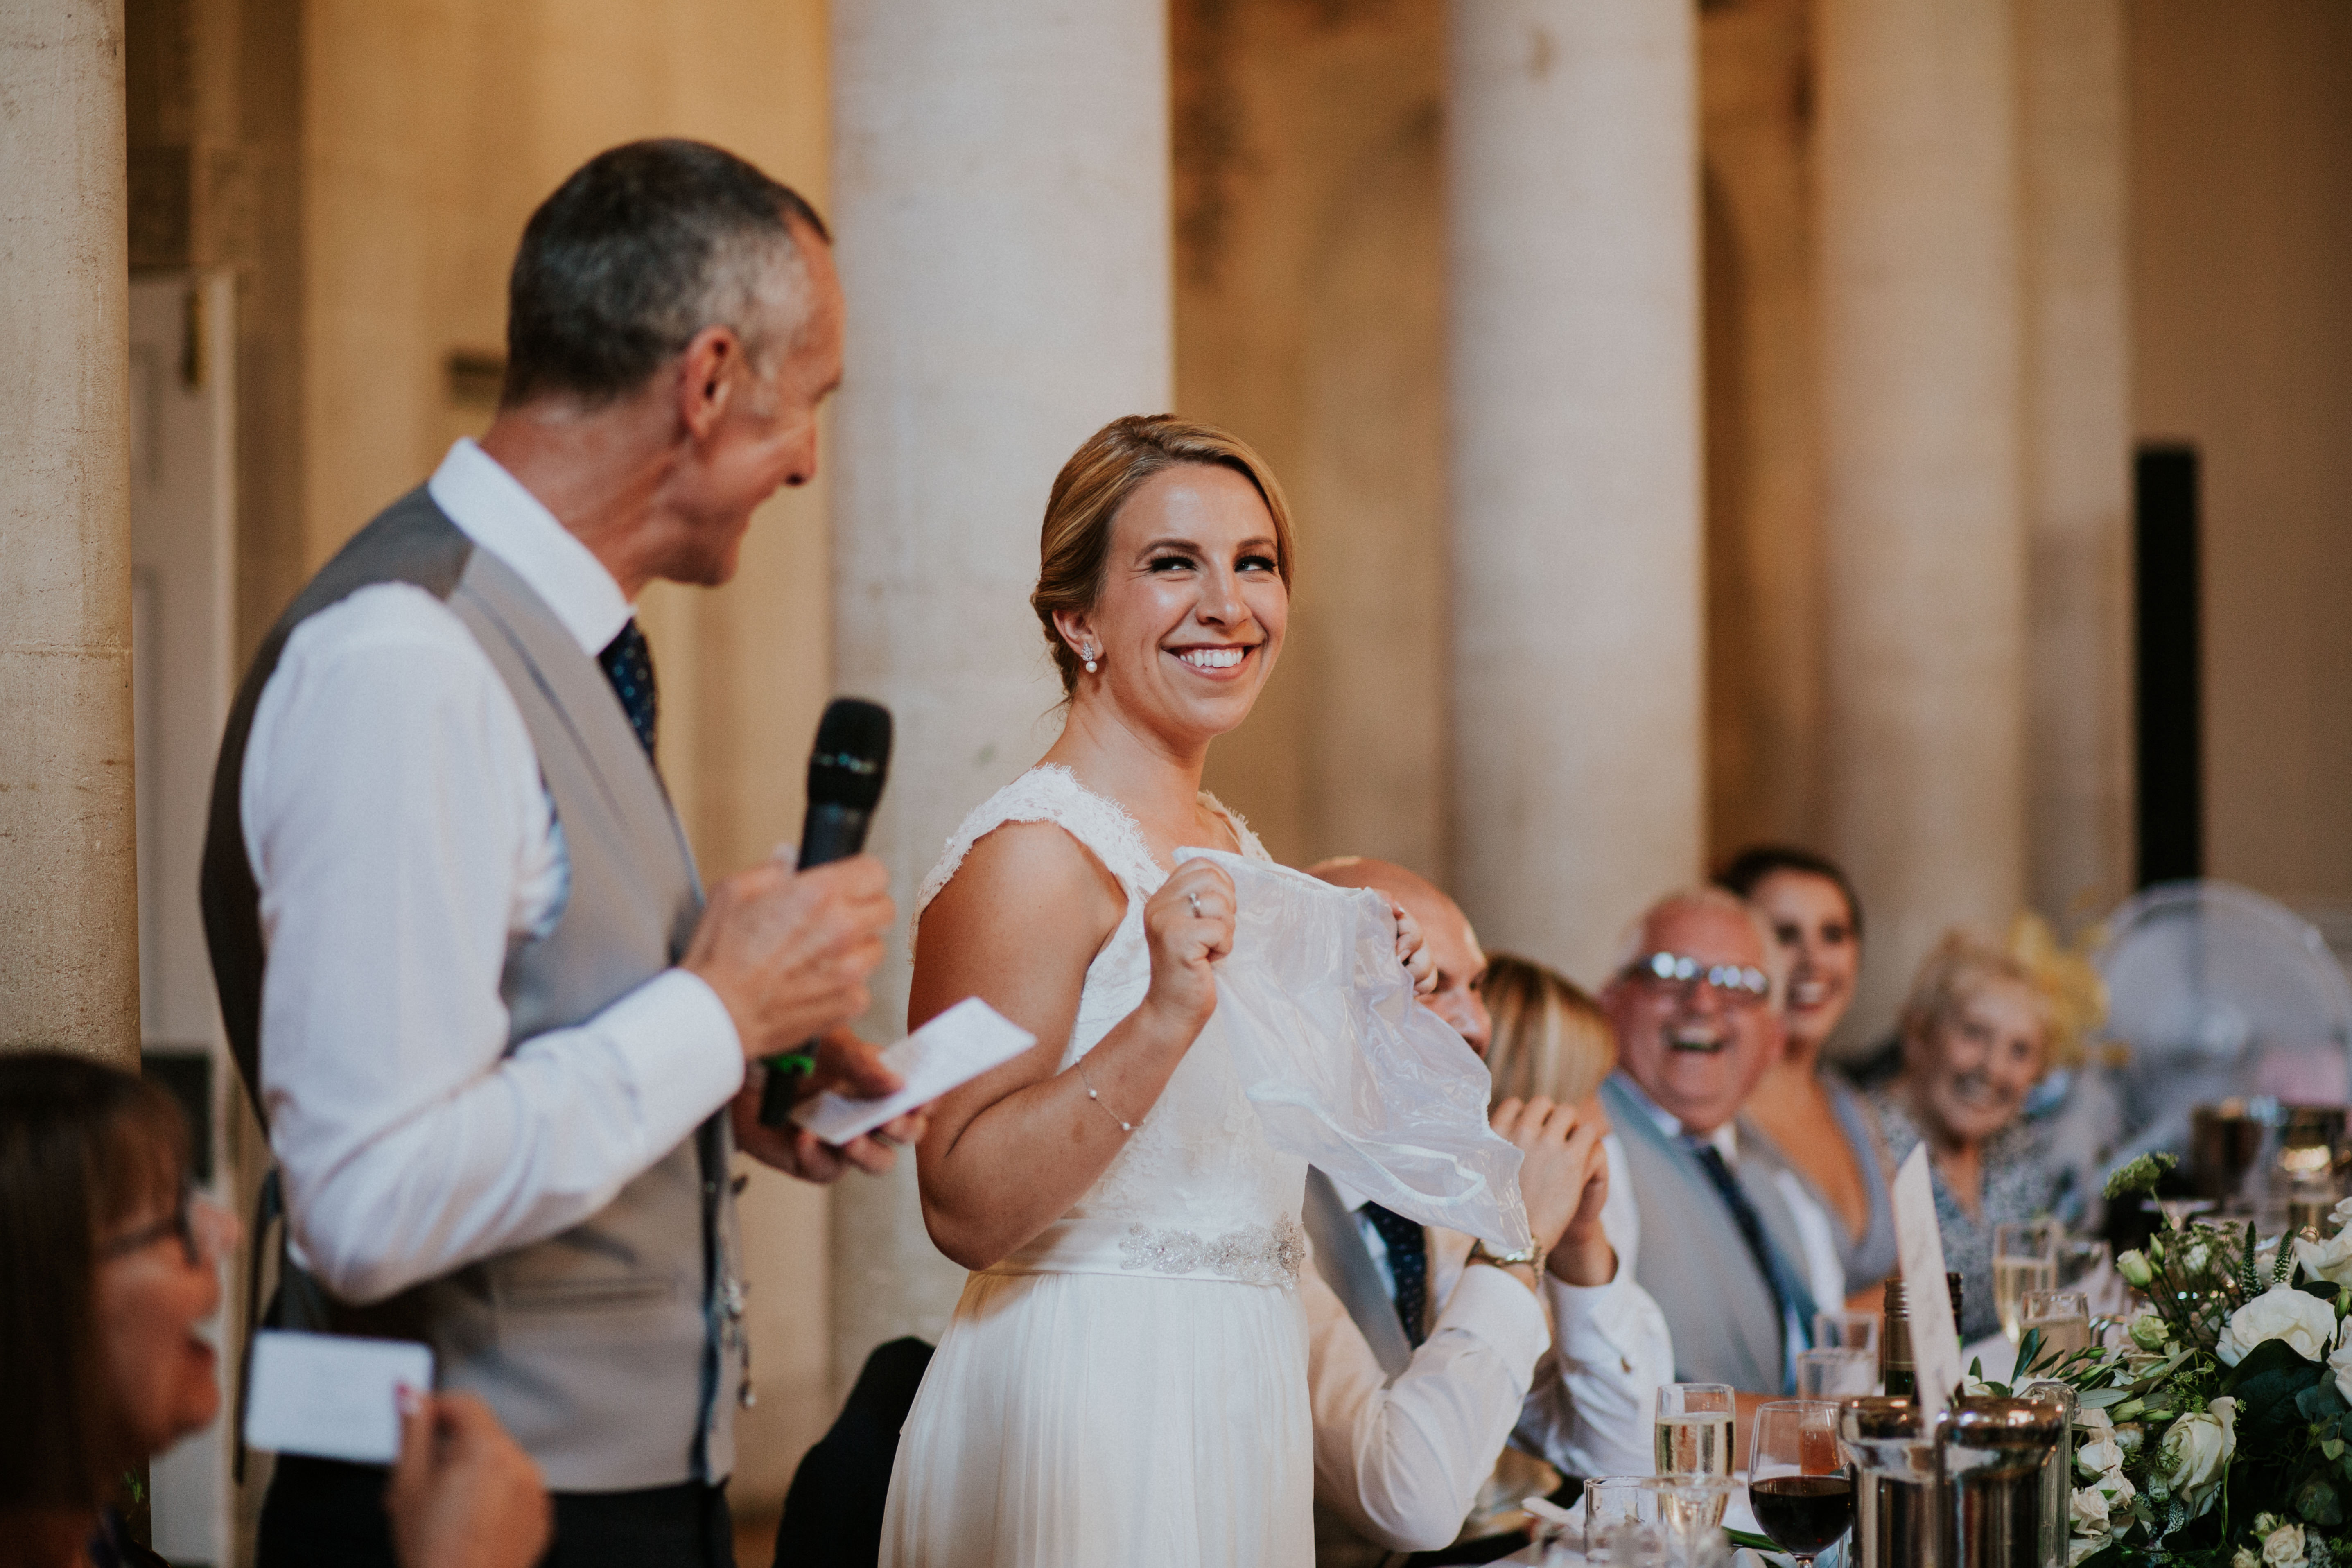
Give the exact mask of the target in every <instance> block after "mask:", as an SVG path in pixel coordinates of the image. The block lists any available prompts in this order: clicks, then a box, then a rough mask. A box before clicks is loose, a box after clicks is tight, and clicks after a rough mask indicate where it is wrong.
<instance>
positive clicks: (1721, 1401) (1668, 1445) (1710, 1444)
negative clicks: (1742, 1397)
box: [1653, 1383, 1732, 1477]
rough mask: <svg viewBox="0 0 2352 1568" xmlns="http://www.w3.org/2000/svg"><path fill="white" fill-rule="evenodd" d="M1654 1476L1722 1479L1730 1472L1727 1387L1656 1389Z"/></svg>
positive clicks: (1705, 1385)
mask: <svg viewBox="0 0 2352 1568" xmlns="http://www.w3.org/2000/svg"><path fill="white" fill-rule="evenodd" d="M1653 1430H1654V1435H1655V1437H1656V1442H1657V1466H1658V1474H1660V1475H1662V1476H1725V1477H1728V1476H1729V1475H1730V1474H1731V1471H1732V1456H1731V1385H1730V1384H1727V1383H1666V1384H1659V1385H1658V1414H1657V1422H1656V1425H1655V1426H1654V1429H1653Z"/></svg>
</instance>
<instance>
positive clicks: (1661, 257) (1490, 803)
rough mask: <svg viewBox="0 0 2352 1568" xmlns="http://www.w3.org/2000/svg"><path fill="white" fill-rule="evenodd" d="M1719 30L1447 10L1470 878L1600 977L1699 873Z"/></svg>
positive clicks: (1517, 920)
mask: <svg viewBox="0 0 2352 1568" xmlns="http://www.w3.org/2000/svg"><path fill="white" fill-rule="evenodd" d="M1694 26H1695V23H1694V17H1693V14H1692V10H1691V8H1690V7H1688V6H1684V5H1656V4H1653V3H1651V0H1454V4H1453V5H1452V7H1451V9H1450V13H1449V35H1448V44H1449V48H1450V57H1449V59H1448V63H1447V72H1448V77H1447V87H1448V93H1449V98H1448V103H1447V113H1448V116H1449V120H1448V136H1449V144H1448V148H1447V161H1446V175H1447V180H1448V186H1447V194H1448V201H1449V202H1450V204H1451V205H1450V211H1449V215H1448V265H1449V271H1448V278H1447V310H1448V313H1449V317H1450V324H1449V332H1450V342H1449V345H1448V353H1449V371H1450V374H1451V387H1450V397H1451V403H1452V409H1451V413H1452V417H1451V420H1450V430H1449V435H1450V441H1451V455H1450V464H1451V474H1450V490H1451V499H1452V504H1453V516H1454V557H1453V567H1454V584H1453V621H1454V634H1453V635H1454V711H1453V747H1452V768H1453V788H1454V883H1455V886H1454V892H1455V894H1456V895H1457V896H1458V897H1459V898H1460V900H1461V901H1462V903H1463V905H1464V907H1465V909H1466V910H1469V912H1470V914H1471V916H1472V918H1473V919H1474V920H1475V921H1477V922H1478V927H1479V934H1480V935H1481V937H1482V938H1484V939H1485V940H1486V943H1487V945H1488V946H1490V947H1494V948H1497V949H1507V950H1510V951H1515V952H1526V953H1528V954H1530V955H1531V956H1534V957H1537V958H1540V959H1543V960H1545V961H1548V962H1549V963H1557V964H1559V965H1561V966H1563V967H1564V968H1565V969H1566V970H1567V971H1568V972H1569V973H1570V974H1572V975H1573V976H1575V978H1577V979H1578V980H1580V981H1582V982H1585V983H1587V984H1597V983H1599V982H1600V981H1601V980H1603V979H1605V978H1606V974H1605V971H1606V969H1607V966H1608V963H1609V961H1610V957H1611V950H1612V944H1613V943H1614V942H1615V939H1616V936H1617V933H1618V931H1620V930H1621V929H1622V927H1623V926H1624V924H1625V922H1626V921H1628V920H1630V919H1631V918H1632V917H1633V915H1634V914H1635V913H1637V912H1638V911H1639V910H1640V909H1641V908H1642V906H1643V904H1645V903H1646V902H1648V901H1649V900H1651V899H1652V898H1653V897H1654V896H1655V895H1657V894H1659V893H1661V892H1663V891H1664V890H1666V889H1669V888H1671V887H1673V886H1675V885H1676V884H1679V883H1683V882H1686V881H1689V880H1690V879H1693V878H1694V877H1696V875H1697V873H1698V871H1699V859H1700V847H1701V832H1702V826H1703V823H1702V818H1703V815H1704V805H1703V800H1704V796H1703V787H1704V786H1703V776H1704V770H1703V765H1702V755H1701V750H1702V748H1701V701H1702V698H1701V680H1702V660H1701V647H1702V643H1701V637H1702V632H1701V618H1700V617H1701V608H1702V605H1701V600H1702V594H1703V586H1702V582H1701V576H1700V536H1701V529H1702V512H1701V504H1702V503H1701V491H1700V395H1699V384H1698V375H1699V341H1698V332H1699V279H1698V117H1697V116H1698V111H1697V103H1696V90H1697V68H1696V38H1695V34H1694Z"/></svg>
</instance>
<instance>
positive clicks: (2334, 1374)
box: [2015, 1154, 2352, 1568]
mask: <svg viewBox="0 0 2352 1568" xmlns="http://www.w3.org/2000/svg"><path fill="white" fill-rule="evenodd" d="M2170 1163H2171V1157H2170V1156H2169V1155H2163V1154H2158V1155H2149V1156H2144V1157H2142V1158H2140V1159H2138V1160H2135V1161H2133V1162H2132V1163H2130V1164H2128V1165H2126V1166H2125V1167H2124V1168H2123V1169H2122V1170H2120V1171H2118V1172H2117V1173H2116V1175H2115V1176H2114V1177H2113V1178H2112V1179H2111V1180H2110V1181H2109V1182H2108V1184H2107V1196H2108V1198H2109V1199H2110V1200H2113V1199H2117V1198H2128V1197H2134V1196H2137V1195H2139V1194H2145V1193H2149V1192H2152V1191H2153V1190H2154V1189H2155V1186H2156V1184H2157V1182H2158V1179H2159V1178H2160V1177H2161V1176H2162V1174H2163V1173H2164V1172H2165V1171H2166V1170H2167V1169H2168V1168H2169V1167H2170ZM2334 1217H2335V1219H2336V1222H2337V1223H2338V1224H2343V1223H2344V1222H2346V1221H2347V1220H2352V1199H2347V1200H2346V1201H2345V1202H2344V1203H2342V1204H2339V1205H2336V1214H2335V1216H2334ZM2116 1268H2117V1270H2118V1271H2119V1272H2121V1273H2122V1275H2123V1277H2124V1279H2125V1280H2126V1282H2127V1283H2129V1284H2130V1285H2132V1286H2134V1287H2135V1288H2137V1289H2139V1290H2142V1291H2145V1292H2146V1293H2147V1297H2148V1300H2149V1302H2150V1304H2151V1310H2147V1311H2144V1312H2142V1313H2140V1314H2139V1315H2138V1316H2137V1317H2135V1318H2134V1319H2132V1321H2130V1322H2129V1323H2128V1324H2127V1325H2126V1328H2125V1332H2124V1335H2123V1341H2124V1342H2123V1343H2122V1345H2121V1346H2120V1347H2119V1348H2113V1349H2106V1348H2099V1347H2094V1348H2092V1349H2090V1350H2084V1351H2076V1352H2073V1353H2071V1354H2065V1355H2061V1354H2059V1353H2057V1352H2051V1353H2048V1354H2042V1352H2041V1346H2040V1343H2039V1336H2038V1335H2034V1334H2032V1333H2031V1332H2029V1333H2028V1334H2027V1336H2026V1338H2025V1339H2024V1341H2023V1342H2021V1344H2020V1346H2019V1355H2018V1367H2019V1371H2018V1372H2017V1373H2016V1374H2015V1376H2016V1378H2017V1380H2018V1381H2019V1382H2021V1383H2022V1382H2024V1381H2026V1380H2028V1379H2030V1378H2033V1377H2043V1378H2054V1379H2057V1380H2059V1381H2062V1382H2064V1383H2066V1384H2071V1385H2073V1387H2074V1390H2075V1393H2076V1395H2077V1398H2078V1400H2079V1402H2080V1414H2079V1415H2078V1417H2077V1419H2076V1422H2075V1428H2074V1435H2075V1447H2074V1481H2075V1490H2074V1503H2073V1510H2072V1523H2073V1534H2074V1542H2073V1552H2072V1556H2073V1560H2074V1563H2075V1564H2076V1565H2077V1568H2142V1565H2144V1564H2146V1565H2153V1564H2157V1563H2179V1564H2181V1565H2182V1568H2352V1334H2347V1332H2346V1331H2344V1329H2343V1320H2344V1316H2345V1313H2346V1310H2347V1307H2352V1289H2347V1287H2352V1228H2347V1229H2345V1230H2343V1231H2341V1232H2339V1233H2338V1234H2337V1235H2336V1237H2333V1238H2331V1239H2329V1240H2326V1241H2321V1240H2318V1239H2316V1238H2315V1237H2314V1236H2313V1235H2312V1234H2311V1233H2309V1232H2305V1234H2304V1235H2303V1236H2300V1237H2294V1238H2293V1239H2292V1243H2291V1245H2288V1246H2284V1247H2278V1248H2277V1249H2276V1253H2275V1256H2273V1253H2272V1252H2271V1251H2270V1250H2268V1249H2264V1248H2263V1247H2261V1245H2260V1243H2259V1241H2258V1239H2257V1237H2256V1236H2255V1234H2254V1227H2253V1226H2252V1225H2248V1226H2246V1227H2245V1228H2244V1230H2243V1231H2242V1233H2241V1232H2239V1231H2237V1230H2235V1229H2233V1228H2231V1227H2228V1226H2216V1225H2210V1224H2207V1223H2205V1222H2202V1221H2190V1222H2189V1224H2187V1225H2186V1226H2179V1225H2175V1224H2174V1223H2172V1221H2171V1219H2170V1217H2169V1216H2168V1217H2167V1220H2166V1223H2165V1225H2164V1226H2163V1228H2162V1229H2160V1230H2158V1232H2157V1233H2156V1235H2155V1236H2154V1237H2151V1238H2150V1239H2149V1241H2148V1244H2147V1248H2146V1249H2145V1250H2144V1251H2137V1252H2126V1253H2124V1254H2123V1255H2122V1256H2121V1257H2119V1258H2116Z"/></svg>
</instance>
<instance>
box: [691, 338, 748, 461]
mask: <svg viewBox="0 0 2352 1568" xmlns="http://www.w3.org/2000/svg"><path fill="white" fill-rule="evenodd" d="M743 358H744V353H743V340H742V339H740V338H739V337H737V336H736V335H735V329H734V328H732V327H705V328H703V329H702V330H701V331H698V332H697V333H695V334H694V336H693V337H692V338H690V339H688V342H687V345H686V352H685V353H681V354H680V355H678V363H677V417H678V422H679V423H680V424H682V425H684V426H686V428H687V431H688V434H689V435H691V436H692V437H694V438H695V439H697V440H703V439H706V438H708V437H709V435H710V434H711V432H713V431H714V430H716V429H718V428H719V423H720V422H721V421H722V420H724V419H725V418H726V416H727V410H728V407H729V405H730V403H731V401H732V400H733V397H734V393H735V383H736V380H737V379H738V377H737V374H736V373H737V368H738V366H740V364H741V363H742V362H743Z"/></svg>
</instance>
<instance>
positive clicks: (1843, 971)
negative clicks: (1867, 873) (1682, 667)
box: [1716, 845, 1895, 1308]
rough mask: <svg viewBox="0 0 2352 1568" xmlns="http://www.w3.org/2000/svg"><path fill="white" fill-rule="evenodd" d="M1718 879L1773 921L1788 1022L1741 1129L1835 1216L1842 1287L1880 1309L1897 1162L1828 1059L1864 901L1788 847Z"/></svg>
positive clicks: (1830, 869) (1826, 866)
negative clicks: (1781, 1048)
mask: <svg viewBox="0 0 2352 1568" xmlns="http://www.w3.org/2000/svg"><path fill="white" fill-rule="evenodd" d="M1716 884H1717V886H1718V887H1721V888H1725V889H1728V890H1730V891H1731V892H1734V893H1737V894H1738V895H1739V896H1740V897H1741V898H1743V899H1746V900H1748V902H1749V903H1751V904H1753V905H1755V906H1756V908H1757V909H1758V910H1760V911H1761V912H1762V913H1763V916H1764V918H1765V920H1766V921H1767V922H1768V923H1769V925H1770V926H1771V928H1772V945H1771V947H1770V949H1769V952H1770V956H1771V968H1772V970H1773V976H1772V978H1773V989H1774V990H1775V991H1776V992H1777V993H1778V994H1779V995H1780V998H1781V1014H1782V1017H1783V1019H1784V1021H1785V1023H1786V1025H1787V1032H1788V1047H1787V1049H1786V1052H1785V1054H1784V1055H1783V1056H1782V1057H1781V1058H1780V1060H1779V1061H1778V1062H1776V1063H1774V1064H1773V1065H1772V1066H1771V1067H1770V1068H1768V1069H1766V1071H1765V1074H1764V1076H1763V1077H1762V1078H1761V1079H1759V1080H1758V1081H1757V1084H1756V1087H1755V1089H1753V1090H1751V1091H1750V1092H1749V1094H1748V1100H1747V1103H1746V1104H1745V1105H1743V1106H1742V1107H1741V1108H1740V1127H1741V1131H1742V1133H1743V1135H1747V1134H1752V1135H1753V1136H1754V1137H1755V1138H1756V1140H1757V1142H1759V1143H1761V1144H1762V1145H1763V1146H1764V1148H1765V1150H1766V1151H1767V1152H1768V1153H1769V1155H1770V1156H1771V1157H1772V1158H1773V1159H1774V1161H1775V1162H1776V1163H1779V1164H1780V1166H1781V1167H1783V1168H1784V1169H1786V1170H1787V1171H1789V1172H1790V1173H1793V1175H1794V1177H1795V1179H1796V1180H1797V1181H1798V1182H1799V1183H1800V1184H1801V1185H1802V1187H1803V1188H1804V1190H1805V1192H1806V1193H1807V1194H1809V1195H1810V1196H1811V1199H1812V1200H1813V1202H1814V1203H1815V1204H1817V1205H1819V1206H1820V1207H1821V1209H1822V1211H1823V1212H1824V1213H1825V1214H1827V1215H1829V1216H1830V1219H1831V1221H1832V1225H1831V1236H1830V1240H1831V1241H1832V1243H1833V1245H1834V1247H1835V1249H1836V1253H1837V1262H1838V1267H1839V1268H1840V1270H1841V1271H1842V1272H1843V1275H1844V1279H1845V1289H1843V1291H1840V1292H1837V1293H1836V1294H1837V1295H1844V1296H1861V1297H1864V1298H1866V1300H1862V1301H1860V1302H1858V1303H1857V1304H1858V1305H1864V1306H1867V1307H1870V1308H1875V1307H1876V1306H1877V1305H1878V1299H1879V1291H1878V1285H1879V1282H1880V1281H1881V1280H1883V1279H1885V1278H1886V1277H1887V1276H1888V1275H1890V1274H1892V1273H1894V1272H1895V1204H1894V1200H1893V1198H1892V1197H1891V1195H1890V1194H1889V1193H1888V1190H1887V1184H1888V1181H1889V1178H1890V1175H1891V1173H1892V1171H1893V1167H1892V1166H1891V1165H1890V1164H1889V1163H1887V1157H1886V1154H1887V1152H1886V1150H1885V1147H1884V1146H1883V1144H1882V1143H1881V1142H1880V1140H1879V1138H1878V1135H1877V1132H1876V1131H1875V1129H1874V1127H1873V1126H1872V1124H1871V1119H1870V1116H1869V1114H1868V1112H1866V1111H1865V1110H1864V1109H1863V1106H1862V1102H1861V1100H1860V1099H1859V1097H1858V1096H1856V1095H1855V1093H1854V1091H1853V1089H1849V1088H1848V1087H1846V1085H1845V1083H1844V1081H1843V1079H1840V1078H1839V1077H1838V1076H1837V1075H1836V1074H1835V1073H1833V1072H1832V1071H1830V1070H1829V1069H1828V1068H1827V1067H1826V1065H1825V1064H1824V1062H1823V1061H1822V1047H1823V1046H1825V1045H1827V1044H1828V1042H1829V1037H1830V1036H1831V1035H1832V1034H1833V1033H1834V1032H1835V1031H1836V1029H1837V1026H1838V1024H1839V1023H1840V1022H1841V1021H1842V1020H1843V1018H1844V1017H1845V1012H1846V1008H1847V1007H1848V1006H1850V1005H1853V990H1854V982H1855V980H1856V979H1857V977H1858V976H1859V975H1860V973H1861V971H1862V900H1860V899H1858V898H1857V897H1855V895H1854V890H1853V881H1852V880H1851V879H1849V878H1848V877H1847V876H1846V874H1845V872H1844V871H1843V870H1842V869H1840V868H1839V867H1838V866H1837V865H1836V863H1835V862H1833V861H1832V860H1829V859H1826V858H1823V857H1822V856H1819V855H1815V854H1813V853H1812V852H1811V851H1810V850H1805V849H1796V848H1790V847H1786V846H1781V845H1759V846H1756V847H1751V848H1748V849H1744V850H1742V851H1740V852H1739V854H1738V855H1737V856H1735V857H1733V858H1732V860H1731V862H1730V864H1729V865H1727V866H1726V867H1725V868H1723V871H1722V874H1721V875H1719V876H1718V877H1717V878H1716ZM1833 1300H1835V1297H1834V1296H1832V1298H1831V1299H1830V1300H1825V1301H1824V1302H1823V1303H1822V1304H1823V1305H1824V1306H1827V1305H1830V1304H1831V1303H1832V1301H1833Z"/></svg>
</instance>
